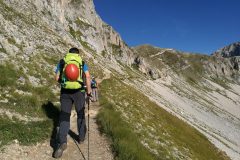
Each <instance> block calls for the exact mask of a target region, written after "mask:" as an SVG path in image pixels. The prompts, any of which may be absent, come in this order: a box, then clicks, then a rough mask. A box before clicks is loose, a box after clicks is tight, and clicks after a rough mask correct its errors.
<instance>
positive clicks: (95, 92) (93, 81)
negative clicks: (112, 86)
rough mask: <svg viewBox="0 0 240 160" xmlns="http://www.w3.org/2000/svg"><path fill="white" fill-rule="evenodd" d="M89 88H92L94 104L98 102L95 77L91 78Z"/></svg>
mask: <svg viewBox="0 0 240 160" xmlns="http://www.w3.org/2000/svg"><path fill="white" fill-rule="evenodd" d="M91 88H92V101H93V102H96V101H98V83H97V81H96V79H95V77H92V81H91Z"/></svg>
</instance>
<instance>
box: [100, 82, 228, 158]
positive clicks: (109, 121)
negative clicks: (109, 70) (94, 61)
mask: <svg viewBox="0 0 240 160" xmlns="http://www.w3.org/2000/svg"><path fill="white" fill-rule="evenodd" d="M101 95H102V99H101V104H102V106H103V109H102V110H101V113H100V114H99V116H98V120H99V122H100V123H101V125H102V129H103V131H104V132H105V133H107V134H108V135H109V136H110V137H111V138H112V140H113V147H114V150H115V151H116V152H117V153H118V157H122V155H125V154H130V155H131V157H132V158H131V159H187V158H190V159H204V160H205V159H216V160H220V159H228V157H226V155H225V154H223V153H222V152H220V151H219V150H217V149H216V148H215V147H214V145H212V144H211V143H210V142H209V141H208V140H207V139H206V137H204V136H203V135H202V134H200V133H199V132H198V131H197V130H196V129H194V128H193V127H191V126H189V125H187V124H186V123H184V122H183V121H181V120H179V119H178V118H176V117H174V116H172V115H171V114H169V113H168V112H166V111H165V110H163V109H161V108H160V107H159V106H157V105H156V104H155V103H153V102H151V101H150V100H149V99H148V98H147V97H146V96H144V95H143V94H142V93H139V92H137V91H136V90H135V89H134V88H132V87H130V86H127V85H126V84H124V83H122V82H120V81H118V80H116V79H111V80H105V81H104V82H103V83H102V84H101ZM125 132H130V134H129V135H128V134H127V133H125ZM122 141H123V142H122ZM118 142H120V143H118ZM139 142H141V143H142V144H144V145H145V146H146V147H147V148H149V149H150V150H151V151H152V153H154V154H155V155H157V157H158V158H154V157H153V156H152V154H151V153H149V152H147V153H146V151H145V153H144V155H145V154H146V155H149V156H148V157H147V158H141V156H140V157H136V155H135V153H136V152H135V151H134V150H135V147H138V145H133V144H132V143H137V144H139ZM116 143H117V144H116ZM118 145H123V146H124V147H119V146H118ZM138 154H140V155H141V152H138ZM119 159H124V158H119Z"/></svg>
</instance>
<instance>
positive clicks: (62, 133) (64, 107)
mask: <svg viewBox="0 0 240 160" xmlns="http://www.w3.org/2000/svg"><path fill="white" fill-rule="evenodd" d="M80 51H81V50H79V49H78V48H71V49H70V50H69V53H67V54H66V55H65V56H64V59H61V60H60V61H59V63H58V65H57V69H56V72H55V73H56V75H55V79H56V80H57V81H58V82H59V83H60V85H61V94H60V103H61V111H60V116H59V133H58V134H59V144H58V147H57V149H56V150H55V151H54V154H53V157H55V158H59V157H61V156H62V154H63V151H64V150H65V149H66V148H67V134H68V132H69V129H70V115H71V110H72V105H73V104H74V105H75V110H76V112H77V126H78V133H79V135H78V140H77V141H78V143H82V142H83V141H84V139H85V135H86V129H87V127H86V121H85V111H84V110H85V90H86V93H87V98H89V97H90V96H91V91H92V90H91V80H90V73H89V70H88V66H87V64H86V63H84V61H83V60H82V58H81V57H80V55H79V52H80ZM81 52H82V51H81ZM84 76H85V78H86V88H85V87H84V86H85V85H84V78H83V77H84Z"/></svg>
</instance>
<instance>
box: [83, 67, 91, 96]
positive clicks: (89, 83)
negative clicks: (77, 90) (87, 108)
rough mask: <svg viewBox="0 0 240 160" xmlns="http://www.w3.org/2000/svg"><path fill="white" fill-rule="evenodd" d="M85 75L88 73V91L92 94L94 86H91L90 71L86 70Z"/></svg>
mask: <svg viewBox="0 0 240 160" xmlns="http://www.w3.org/2000/svg"><path fill="white" fill-rule="evenodd" d="M85 75H86V83H87V93H88V94H90V93H91V92H92V88H91V76H90V73H89V71H86V72H85Z"/></svg>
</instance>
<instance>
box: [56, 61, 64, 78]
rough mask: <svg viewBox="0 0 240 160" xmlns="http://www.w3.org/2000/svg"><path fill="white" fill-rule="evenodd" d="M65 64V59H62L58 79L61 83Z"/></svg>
mask: <svg viewBox="0 0 240 160" xmlns="http://www.w3.org/2000/svg"><path fill="white" fill-rule="evenodd" d="M64 65H65V61H64V59H60V61H59V71H60V74H59V79H58V82H59V83H61V82H62V74H63V68H64Z"/></svg>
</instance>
